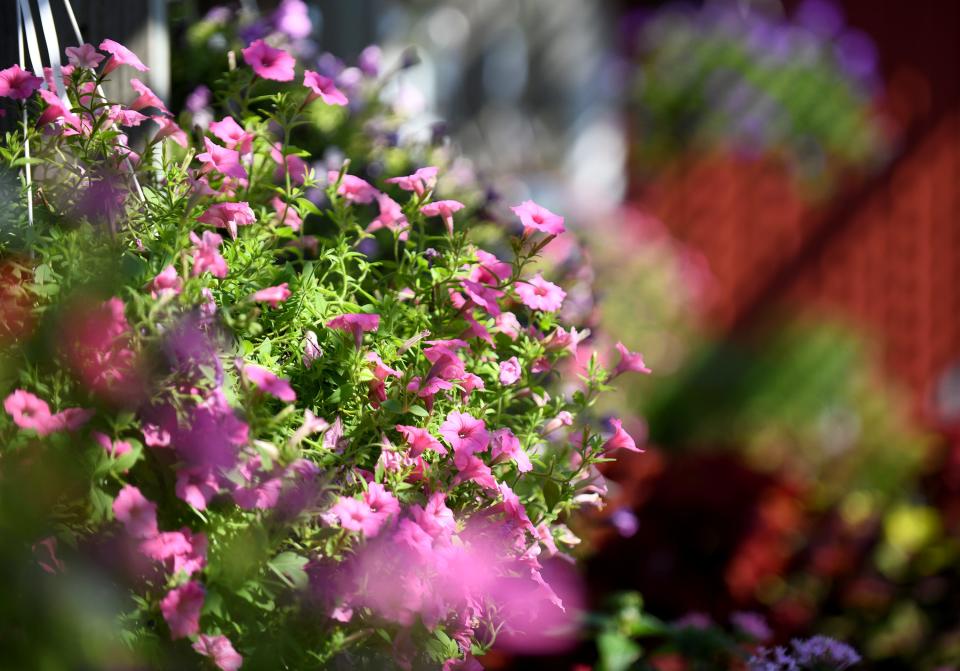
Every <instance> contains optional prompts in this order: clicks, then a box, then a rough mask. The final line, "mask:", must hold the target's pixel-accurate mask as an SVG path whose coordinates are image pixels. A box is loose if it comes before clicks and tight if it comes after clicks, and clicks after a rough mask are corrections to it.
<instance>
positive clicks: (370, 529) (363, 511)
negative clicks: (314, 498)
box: [329, 496, 383, 536]
mask: <svg viewBox="0 0 960 671" xmlns="http://www.w3.org/2000/svg"><path fill="white" fill-rule="evenodd" d="M329 515H330V516H331V517H332V518H333V519H335V520H336V521H338V522H339V523H340V526H341V527H342V528H344V529H346V530H347V531H359V532H361V533H362V534H363V535H364V536H376V535H377V533H379V531H380V527H381V526H382V524H383V520H382V519H381V518H380V517H378V516H377V515H376V514H375V513H374V512H373V510H372V509H371V508H370V506H369V505H368V504H367V503H366V501H358V500H357V499H355V498H352V497H349V496H341V497H340V498H338V499H337V502H336V503H335V504H333V506H332V507H331V508H330V511H329Z"/></svg>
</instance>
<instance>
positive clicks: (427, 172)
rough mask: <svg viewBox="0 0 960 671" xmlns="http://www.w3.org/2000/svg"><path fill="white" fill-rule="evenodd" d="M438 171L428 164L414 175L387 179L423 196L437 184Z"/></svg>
mask: <svg viewBox="0 0 960 671" xmlns="http://www.w3.org/2000/svg"><path fill="white" fill-rule="evenodd" d="M437 172H438V170H437V168H435V167H433V166H427V167H425V168H420V169H419V170H417V171H416V172H414V173H413V174H412V175H406V176H404V177H391V178H390V179H388V180H387V184H396V185H397V186H399V187H400V188H401V189H403V190H404V191H413V192H414V193H416V194H417V195H418V196H420V197H423V194H425V193H426V192H427V191H428V190H430V189H432V188H433V187H435V186H436V185H437Z"/></svg>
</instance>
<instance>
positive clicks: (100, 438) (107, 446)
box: [90, 431, 133, 457]
mask: <svg viewBox="0 0 960 671" xmlns="http://www.w3.org/2000/svg"><path fill="white" fill-rule="evenodd" d="M90 435H91V437H92V438H93V439H94V440H95V441H97V444H98V445H99V446H100V447H102V448H103V450H104V451H105V452H106V453H107V454H108V455H110V456H111V457H122V456H123V455H125V454H126V453H127V452H129V451H130V450H132V449H133V447H132V446H131V445H130V443H128V442H127V441H125V440H110V437H109V436H108V435H106V434H105V433H100V432H99V431H94V432H93V433H91V434H90Z"/></svg>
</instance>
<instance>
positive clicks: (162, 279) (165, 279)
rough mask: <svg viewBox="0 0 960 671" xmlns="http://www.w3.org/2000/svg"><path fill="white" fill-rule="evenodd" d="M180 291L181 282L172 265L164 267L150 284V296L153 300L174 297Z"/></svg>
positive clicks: (181, 287)
mask: <svg viewBox="0 0 960 671" xmlns="http://www.w3.org/2000/svg"><path fill="white" fill-rule="evenodd" d="M182 289H183V280H182V279H181V278H180V276H179V275H177V269H176V268H174V267H173V266H172V265H169V266H166V267H165V268H164V269H163V270H161V271H160V273H159V274H158V275H157V276H156V277H154V278H153V280H151V282H150V296H151V297H152V298H154V299H157V298H168V297H171V296H176V295H177V294H179V293H180V291H181V290H182Z"/></svg>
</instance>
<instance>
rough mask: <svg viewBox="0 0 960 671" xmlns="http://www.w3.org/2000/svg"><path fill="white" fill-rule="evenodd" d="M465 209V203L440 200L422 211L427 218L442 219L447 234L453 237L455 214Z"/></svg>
mask: <svg viewBox="0 0 960 671" xmlns="http://www.w3.org/2000/svg"><path fill="white" fill-rule="evenodd" d="M462 209H463V203H461V202H458V201H456V200H438V201H436V202H433V203H427V204H426V205H424V206H423V207H421V208H420V211H421V212H422V213H423V214H424V215H425V216H427V217H441V218H442V219H443V223H444V225H446V227H447V233H449V234H450V235H453V213H454V212H459V211H460V210H462Z"/></svg>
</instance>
